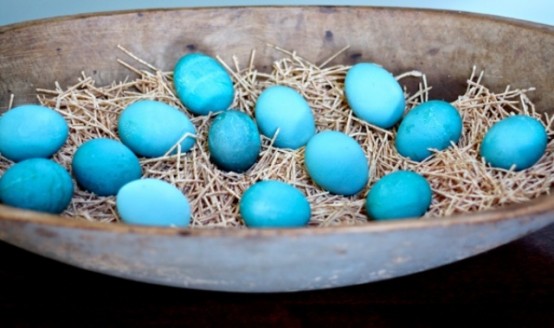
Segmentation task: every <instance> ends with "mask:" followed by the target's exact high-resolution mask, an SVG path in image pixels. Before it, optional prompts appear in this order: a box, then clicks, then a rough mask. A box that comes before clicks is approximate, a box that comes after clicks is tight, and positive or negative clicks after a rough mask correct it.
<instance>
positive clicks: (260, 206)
mask: <svg viewBox="0 0 554 328" xmlns="http://www.w3.org/2000/svg"><path fill="white" fill-rule="evenodd" d="M239 210H240V215H241V216H242V218H243V220H244V224H245V225H246V226H248V227H251V228H294V227H302V226H305V225H307V224H308V222H309V221H310V216H311V209H310V203H309V202H308V199H306V196H304V194H303V193H302V192H301V191H300V190H298V189H296V188H295V187H293V186H291V185H289V184H287V183H284V182H281V181H277V180H265V181H260V182H257V183H255V184H253V185H252V186H250V187H249V188H248V189H246V191H245V192H244V193H243V195H242V198H241V200H240V203H239Z"/></svg>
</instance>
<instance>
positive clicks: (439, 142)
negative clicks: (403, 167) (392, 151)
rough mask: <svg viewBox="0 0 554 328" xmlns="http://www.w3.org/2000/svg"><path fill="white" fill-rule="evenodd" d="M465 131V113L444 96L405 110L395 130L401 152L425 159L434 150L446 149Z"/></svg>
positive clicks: (401, 153)
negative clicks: (445, 99) (404, 114)
mask: <svg viewBox="0 0 554 328" xmlns="http://www.w3.org/2000/svg"><path fill="white" fill-rule="evenodd" d="M461 135H462V117H461V116H460V113H458V110H457V109H456V107H454V106H452V105H451V104H449V103H447V102H446V101H442V100H430V101H427V102H424V103H421V104H419V105H417V106H416V107H414V108H413V109H412V110H410V111H409V112H408V114H406V116H405V117H404V119H403V120H402V122H401V123H400V126H399V127H398V132H397V134H396V141H395V146H396V150H397V151H398V153H400V155H402V156H405V157H408V158H411V159H412V160H414V161H422V160H424V159H426V158H427V157H429V156H431V154H432V152H431V150H430V149H434V150H438V151H440V150H444V149H446V148H448V147H449V146H450V143H452V142H453V143H457V142H458V140H459V139H460V136H461Z"/></svg>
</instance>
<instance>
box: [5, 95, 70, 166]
mask: <svg viewBox="0 0 554 328" xmlns="http://www.w3.org/2000/svg"><path fill="white" fill-rule="evenodd" d="M67 135H68V127H67V122H66V121H65V119H64V118H63V116H62V115H60V114H59V113H58V112H56V111H54V110H53V109H50V108H48V107H44V106H39V105H22V106H19V107H15V108H13V109H11V110H9V111H7V112H6V113H4V114H3V115H2V116H0V154H2V156H4V157H6V158H8V159H10V160H12V161H14V162H19V161H22V160H24V159H28V158H36V157H43V158H47V157H50V156H52V155H53V154H54V153H55V152H57V151H58V150H59V149H60V148H61V147H62V146H63V144H64V143H65V141H66V140H67Z"/></svg>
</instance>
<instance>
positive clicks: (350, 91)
mask: <svg viewBox="0 0 554 328" xmlns="http://www.w3.org/2000/svg"><path fill="white" fill-rule="evenodd" d="M344 93H345V96H346V101H347V102H348V105H349V106H350V108H352V111H353V112H354V114H356V116H358V117H359V118H361V119H362V120H364V121H366V122H368V123H371V124H373V125H376V126H379V127H382V128H385V129H386V128H390V127H392V126H393V125H394V124H396V122H398V120H400V118H401V117H402V114H403V113H404V107H405V106H406V101H405V99H404V92H403V91H402V87H401V86H400V84H399V83H398V81H396V79H395V78H394V76H393V75H392V74H391V73H390V72H389V71H387V70H386V69H384V68H383V67H381V66H379V65H377V64H373V63H359V64H356V65H354V66H352V67H351V68H350V69H349V70H348V72H347V73H346V78H345V81H344Z"/></svg>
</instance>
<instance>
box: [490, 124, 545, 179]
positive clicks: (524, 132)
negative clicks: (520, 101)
mask: <svg viewBox="0 0 554 328" xmlns="http://www.w3.org/2000/svg"><path fill="white" fill-rule="evenodd" d="M547 142H548V135H547V133H546V129H545V127H544V125H543V124H542V123H541V122H539V121H538V120H537V119H535V118H533V117H531V116H527V115H514V116H510V117H507V118H505V119H502V120H500V121H498V122H496V123H495V124H494V125H493V126H492V127H491V128H490V129H489V130H488V131H487V133H486V134H485V137H484V139H483V141H482V143H481V151H480V152H481V156H482V157H484V158H485V160H486V161H487V162H488V163H489V164H490V165H492V166H494V167H499V168H503V169H510V168H511V167H512V165H515V170H516V171H520V170H524V169H526V168H529V167H531V166H533V165H534V164H535V163H537V162H538V161H539V159H540V158H541V157H542V155H544V152H545V151H546V144H547Z"/></svg>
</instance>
